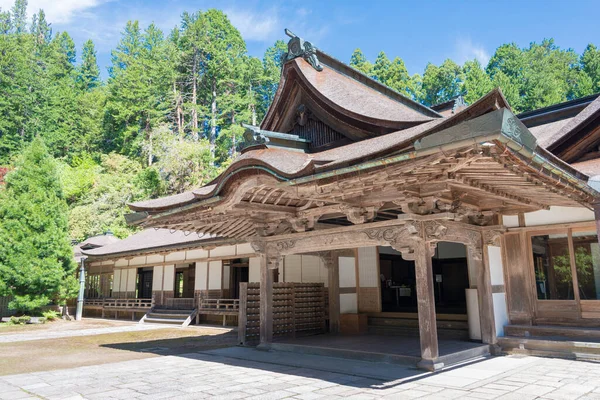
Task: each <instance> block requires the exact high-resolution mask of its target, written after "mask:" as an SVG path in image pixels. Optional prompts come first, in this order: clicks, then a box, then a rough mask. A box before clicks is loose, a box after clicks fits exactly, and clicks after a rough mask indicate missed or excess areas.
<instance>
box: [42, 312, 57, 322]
mask: <svg viewBox="0 0 600 400" xmlns="http://www.w3.org/2000/svg"><path fill="white" fill-rule="evenodd" d="M42 316H43V317H44V319H45V320H46V321H54V320H55V319H57V318H58V313H57V312H56V311H54V310H48V311H44V312H43V313H42Z"/></svg>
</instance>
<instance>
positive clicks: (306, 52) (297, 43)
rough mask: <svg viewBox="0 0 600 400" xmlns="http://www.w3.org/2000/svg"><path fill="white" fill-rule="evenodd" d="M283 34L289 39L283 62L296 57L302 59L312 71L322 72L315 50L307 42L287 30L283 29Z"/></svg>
mask: <svg viewBox="0 0 600 400" xmlns="http://www.w3.org/2000/svg"><path fill="white" fill-rule="evenodd" d="M285 34H286V35H288V36H289V37H290V38H291V39H290V40H289V42H288V51H287V53H285V54H284V56H283V59H284V62H287V61H290V60H293V59H294V58H297V57H302V58H304V59H305V60H306V61H307V62H308V63H309V64H310V65H312V67H313V68H314V69H316V70H317V71H323V66H322V65H321V64H320V63H319V59H318V58H317V48H316V47H315V46H314V45H313V44H312V43H311V42H309V41H307V40H304V39H302V38H301V37H299V36H296V35H295V34H294V33H292V31H290V30H289V29H287V28H286V29H285Z"/></svg>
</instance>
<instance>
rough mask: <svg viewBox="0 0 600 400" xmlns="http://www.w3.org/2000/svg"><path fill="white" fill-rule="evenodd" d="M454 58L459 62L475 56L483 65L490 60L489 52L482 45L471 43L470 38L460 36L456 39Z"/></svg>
mask: <svg viewBox="0 0 600 400" xmlns="http://www.w3.org/2000/svg"><path fill="white" fill-rule="evenodd" d="M455 58H456V61H457V62H458V63H459V64H462V63H464V62H465V61H468V60H472V59H474V58H475V59H477V61H479V62H480V63H481V65H482V66H483V67H485V66H486V65H487V63H488V61H490V54H489V53H488V52H487V50H486V49H485V48H484V47H483V46H481V45H478V44H475V43H473V41H472V40H471V38H460V39H458V40H457V41H456V56H455Z"/></svg>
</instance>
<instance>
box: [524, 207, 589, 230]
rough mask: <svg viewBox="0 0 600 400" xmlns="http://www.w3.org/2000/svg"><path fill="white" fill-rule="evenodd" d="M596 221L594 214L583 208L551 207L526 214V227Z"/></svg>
mask: <svg viewBox="0 0 600 400" xmlns="http://www.w3.org/2000/svg"><path fill="white" fill-rule="evenodd" d="M584 221H594V212H593V211H591V210H588V209H587V208H583V207H559V206H553V207H550V210H540V211H535V212H532V213H526V214H525V225H526V226H537V225H550V224H563V223H566V222H584Z"/></svg>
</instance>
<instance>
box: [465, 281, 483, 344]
mask: <svg viewBox="0 0 600 400" xmlns="http://www.w3.org/2000/svg"><path fill="white" fill-rule="evenodd" d="M465 295H466V299H467V321H468V324H469V339H473V340H481V320H480V318H479V298H478V296H477V289H465Z"/></svg>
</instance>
